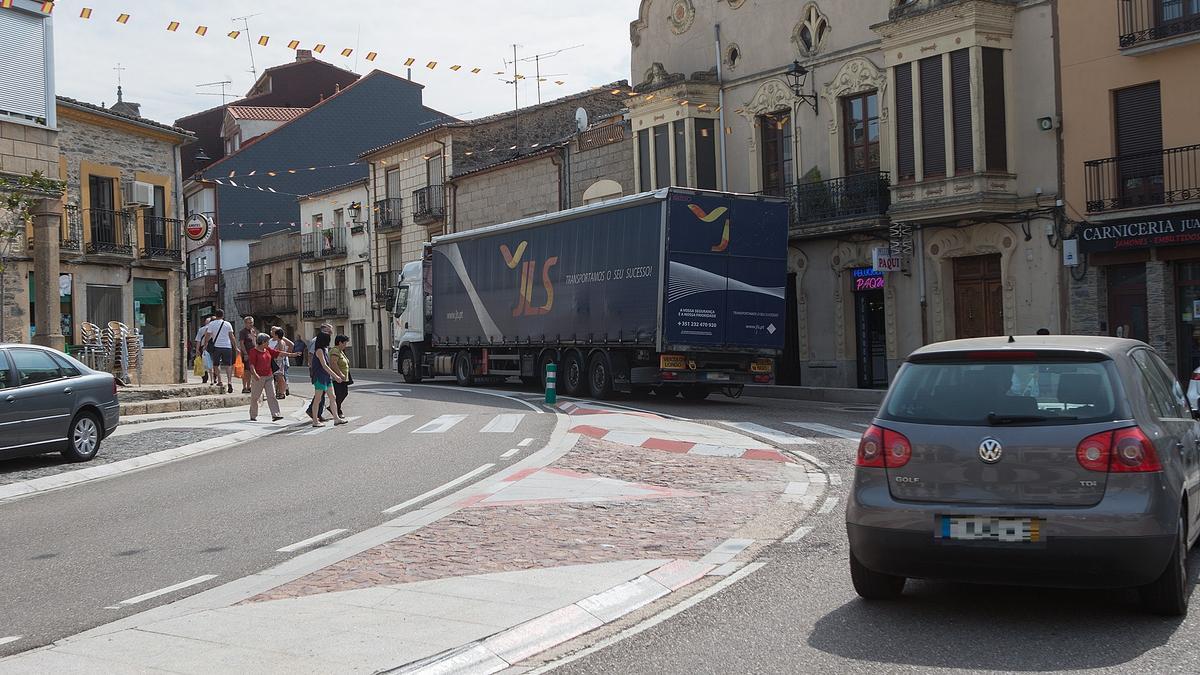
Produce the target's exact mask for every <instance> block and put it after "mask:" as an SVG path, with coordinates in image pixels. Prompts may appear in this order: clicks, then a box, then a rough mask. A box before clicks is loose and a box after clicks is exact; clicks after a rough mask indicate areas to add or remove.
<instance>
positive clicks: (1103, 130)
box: [1057, 0, 1200, 381]
mask: <svg viewBox="0 0 1200 675" xmlns="http://www.w3.org/2000/svg"><path fill="white" fill-rule="evenodd" d="M1097 4H1100V3H1093V2H1089V1H1088V0H1059V2H1058V3H1057V11H1058V24H1059V27H1060V32H1059V45H1060V63H1061V69H1062V70H1061V74H1060V83H1061V88H1062V101H1063V104H1062V105H1063V111H1062V114H1063V119H1064V120H1065V121H1069V123H1064V125H1063V131H1062V136H1063V175H1064V193H1063V197H1064V200H1065V202H1066V216H1067V218H1068V219H1069V220H1070V221H1072V222H1073V223H1075V225H1074V226H1073V227H1072V231H1070V232H1069V233H1068V235H1069V236H1073V238H1074V242H1075V245H1077V247H1078V251H1079V256H1078V260H1077V264H1076V265H1075V266H1073V267H1071V268H1070V275H1069V282H1070V298H1071V303H1070V327H1071V332H1073V333H1079V334H1084V335H1116V336H1126V337H1133V338H1137V339H1139V340H1143V341H1146V342H1149V343H1150V344H1151V345H1152V346H1153V347H1154V348H1155V349H1156V350H1158V352H1159V354H1160V355H1162V357H1163V359H1164V360H1166V362H1167V363H1168V364H1169V365H1171V367H1172V368H1173V369H1174V370H1175V371H1176V373H1177V375H1178V376H1179V378H1180V379H1181V380H1183V381H1187V380H1188V379H1189V378H1190V377H1191V373H1192V371H1193V370H1194V369H1196V368H1197V367H1200V131H1198V130H1197V128H1196V123H1195V122H1196V111H1197V110H1198V109H1200V90H1198V89H1197V87H1196V86H1195V80H1196V65H1197V63H1200V8H1198V7H1194V6H1192V5H1191V4H1189V3H1170V2H1164V1H1161V0H1127V1H1124V2H1120V3H1117V2H1113V3H1104V4H1110V5H1114V6H1113V7H1108V8H1107V9H1108V11H1096V5H1097ZM1118 9H1119V10H1121V11H1118Z"/></svg>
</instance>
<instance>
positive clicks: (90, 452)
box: [62, 410, 101, 462]
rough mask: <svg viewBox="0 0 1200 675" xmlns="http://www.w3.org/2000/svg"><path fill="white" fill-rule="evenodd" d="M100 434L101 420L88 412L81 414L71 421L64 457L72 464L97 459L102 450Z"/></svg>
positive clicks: (63, 452)
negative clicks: (97, 454)
mask: <svg viewBox="0 0 1200 675" xmlns="http://www.w3.org/2000/svg"><path fill="white" fill-rule="evenodd" d="M100 434H101V432H100V418H99V417H97V416H96V414H95V413H92V412H88V411H86V410H85V411H82V412H80V413H79V414H78V415H76V416H75V419H73V420H71V427H70V429H69V430H68V434H67V447H66V448H64V449H63V451H62V455H63V457H65V458H67V459H68V460H70V461H72V462H86V461H88V460H90V459H91V458H93V457H95V456H96V453H97V452H98V451H99V450H100Z"/></svg>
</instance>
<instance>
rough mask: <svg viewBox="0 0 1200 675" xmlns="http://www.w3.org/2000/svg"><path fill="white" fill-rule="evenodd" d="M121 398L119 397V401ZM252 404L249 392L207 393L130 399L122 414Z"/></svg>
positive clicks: (149, 413)
mask: <svg viewBox="0 0 1200 675" xmlns="http://www.w3.org/2000/svg"><path fill="white" fill-rule="evenodd" d="M119 400H120V398H119V397H118V401H119ZM244 405H250V395H249V394H205V395H203V396H183V397H180V398H167V399H158V400H154V401H130V402H128V403H121V414H122V415H151V414H157V413H172V412H182V411H188V410H216V409H220V408H237V407H240V406H244Z"/></svg>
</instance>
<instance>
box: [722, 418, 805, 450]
mask: <svg viewBox="0 0 1200 675" xmlns="http://www.w3.org/2000/svg"><path fill="white" fill-rule="evenodd" d="M721 424H724V425H725V426H727V427H730V428H731V429H737V430H738V431H745V432H746V433H750V434H756V435H758V436H762V437H763V438H765V439H767V440H769V441H772V442H775V443H782V444H784V445H816V441H812V440H809V439H807V438H801V437H799V436H793V435H791V434H785V433H784V432H782V431H776V430H775V429H772V428H771V427H764V426H763V425H761V424H755V423H754V422H721Z"/></svg>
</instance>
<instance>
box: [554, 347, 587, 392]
mask: <svg viewBox="0 0 1200 675" xmlns="http://www.w3.org/2000/svg"><path fill="white" fill-rule="evenodd" d="M584 373H585V371H584V368H583V357H582V356H580V355H579V352H576V351H571V352H567V355H566V356H564V357H563V361H562V370H561V371H559V373H558V385H559V387H561V389H562V393H563V396H578V395H580V394H582V393H583V386H584V382H585V380H584V377H585V375H584Z"/></svg>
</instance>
